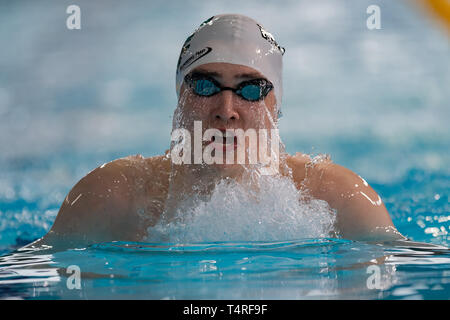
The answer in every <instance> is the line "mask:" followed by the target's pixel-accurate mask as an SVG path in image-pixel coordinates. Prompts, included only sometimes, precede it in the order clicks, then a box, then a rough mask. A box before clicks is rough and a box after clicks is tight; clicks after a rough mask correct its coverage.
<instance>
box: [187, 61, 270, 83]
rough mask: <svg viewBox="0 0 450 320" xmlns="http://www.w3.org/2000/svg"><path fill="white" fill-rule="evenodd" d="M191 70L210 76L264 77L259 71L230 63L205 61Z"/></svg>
mask: <svg viewBox="0 0 450 320" xmlns="http://www.w3.org/2000/svg"><path fill="white" fill-rule="evenodd" d="M191 72H200V73H207V74H209V75H211V76H215V77H219V78H239V79H254V78H265V77H264V76H263V75H262V74H261V73H260V72H259V71H257V70H255V69H253V68H250V67H247V66H243V65H239V64H232V63H225V62H214V63H207V64H203V65H201V66H198V67H196V68H195V69H194V70H192V71H191Z"/></svg>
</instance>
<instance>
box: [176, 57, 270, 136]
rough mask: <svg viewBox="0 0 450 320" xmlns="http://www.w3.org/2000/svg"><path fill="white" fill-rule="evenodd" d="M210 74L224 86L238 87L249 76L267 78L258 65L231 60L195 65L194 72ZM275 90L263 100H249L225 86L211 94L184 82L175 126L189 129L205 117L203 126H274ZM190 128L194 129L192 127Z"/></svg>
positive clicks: (255, 127)
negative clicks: (198, 91) (251, 65)
mask: <svg viewBox="0 0 450 320" xmlns="http://www.w3.org/2000/svg"><path fill="white" fill-rule="evenodd" d="M193 73H196V74H199V73H200V74H202V73H204V74H207V75H208V76H210V77H212V78H213V79H215V80H216V81H217V82H218V83H220V84H221V85H222V86H224V87H231V88H236V87H237V86H238V85H239V84H240V83H242V82H243V81H246V80H253V79H266V80H267V78H266V77H264V76H263V75H262V74H260V73H259V72H258V71H256V70H255V69H252V68H250V67H247V66H243V65H236V64H230V63H208V64H204V65H201V66H199V67H197V68H195V69H194V70H193V71H192V72H191V74H193ZM276 114H277V112H276V99H275V95H274V90H271V91H270V92H269V94H268V95H267V96H266V97H265V98H264V99H263V100H260V101H247V100H244V99H243V98H241V97H240V96H238V95H237V94H235V93H234V92H232V91H231V90H224V91H221V92H219V93H218V94H215V95H213V96H210V97H203V96H198V95H196V94H195V93H194V92H193V91H192V89H190V88H189V87H188V86H187V85H186V83H185V82H183V85H182V87H181V90H180V99H179V101H178V107H177V110H176V111H175V117H174V124H173V125H174V128H177V127H178V128H179V127H183V128H186V129H188V130H189V129H190V128H192V127H193V121H202V125H203V129H204V130H205V129H208V128H215V129H244V130H247V129H249V128H253V129H255V130H257V129H262V128H264V129H272V128H275V127H276V121H277V117H276ZM189 131H191V130H189Z"/></svg>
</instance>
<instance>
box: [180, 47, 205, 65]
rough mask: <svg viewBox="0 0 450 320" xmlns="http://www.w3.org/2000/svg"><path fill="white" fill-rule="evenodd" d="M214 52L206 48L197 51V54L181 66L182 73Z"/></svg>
mask: <svg viewBox="0 0 450 320" xmlns="http://www.w3.org/2000/svg"><path fill="white" fill-rule="evenodd" d="M211 51H212V48H211V47H206V48H203V49H201V50H199V51H197V52H196V53H195V54H193V55H192V56H190V57H189V58H188V59H187V60H186V61H185V62H184V63H183V64H182V65H181V66H180V71H182V70H183V69H185V68H187V67H189V66H190V65H191V64H193V63H194V62H195V61H197V60H198V59H200V58H202V57H204V56H206V55H207V54H208V53H210V52H211Z"/></svg>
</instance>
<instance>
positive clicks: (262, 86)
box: [184, 73, 273, 101]
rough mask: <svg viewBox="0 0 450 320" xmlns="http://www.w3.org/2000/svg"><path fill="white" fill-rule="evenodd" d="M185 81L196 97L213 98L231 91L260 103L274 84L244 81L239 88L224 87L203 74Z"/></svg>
mask: <svg viewBox="0 0 450 320" xmlns="http://www.w3.org/2000/svg"><path fill="white" fill-rule="evenodd" d="M184 81H185V82H186V84H187V85H188V86H189V87H190V88H191V89H192V90H193V92H194V93H195V94H196V95H198V96H202V97H211V96H213V95H215V94H218V93H219V92H221V91H223V90H231V91H233V92H234V93H236V94H237V95H238V96H239V97H241V98H242V99H244V100H247V101H260V100H262V99H264V98H265V97H266V96H267V95H268V94H269V92H270V90H272V89H273V84H272V83H271V82H270V81H268V80H266V79H252V80H248V81H243V82H241V83H240V84H239V85H238V86H237V88H230V87H223V86H222V85H221V84H220V83H219V82H217V81H216V80H215V79H214V78H212V77H210V76H208V75H205V74H201V73H193V74H188V75H186V76H185V77H184Z"/></svg>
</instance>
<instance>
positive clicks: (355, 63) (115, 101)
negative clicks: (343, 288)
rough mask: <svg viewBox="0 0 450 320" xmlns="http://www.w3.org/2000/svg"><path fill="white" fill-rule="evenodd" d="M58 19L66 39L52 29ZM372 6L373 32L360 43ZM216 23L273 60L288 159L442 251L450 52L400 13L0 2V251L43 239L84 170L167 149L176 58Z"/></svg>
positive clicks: (207, 4)
mask: <svg viewBox="0 0 450 320" xmlns="http://www.w3.org/2000/svg"><path fill="white" fill-rule="evenodd" d="M72 4H76V5H78V6H80V8H81V30H68V29H67V27H66V19H67V17H68V16H69V15H68V14H67V13H66V8H67V7H68V6H69V5H72ZM371 4H376V5H378V6H379V7H380V9H381V29H380V30H369V29H368V28H367V27H366V20H367V18H368V17H369V14H367V13H366V9H367V7H368V6H369V5H371ZM221 13H240V14H244V15H248V16H250V17H252V18H254V19H255V20H257V21H259V22H260V23H261V24H262V25H263V26H264V27H265V28H266V29H267V30H269V31H270V32H271V33H272V34H273V35H274V36H275V39H276V40H277V41H278V43H279V44H280V45H282V46H283V47H285V48H286V53H285V55H284V99H283V106H282V110H283V114H284V117H283V118H282V120H281V123H280V132H281V136H282V139H283V141H284V143H285V144H286V147H287V151H288V152H290V153H294V152H296V151H300V152H304V153H309V154H318V153H328V154H330V155H331V158H332V159H333V161H334V162H336V163H338V164H341V165H343V166H345V167H348V168H349V169H351V170H353V171H355V172H356V173H358V174H359V175H361V176H362V177H364V178H365V179H366V180H367V181H368V182H369V184H371V185H372V186H373V187H374V188H375V189H376V190H377V191H378V192H379V193H380V195H381V196H382V198H383V200H384V201H385V203H386V205H387V206H388V209H389V210H390V212H391V215H393V217H394V220H395V219H403V218H404V220H401V221H400V220H399V221H400V222H402V221H404V222H405V223H408V222H410V221H408V217H410V216H408V214H409V215H411V208H416V210H419V209H420V210H422V211H423V212H422V213H421V212H418V213H417V214H423V221H425V222H426V221H427V220H426V217H427V214H428V213H430V215H431V217H433V212H432V211H433V210H435V212H434V215H436V214H437V215H438V216H439V219H441V220H439V223H438V222H436V223H437V224H438V225H437V227H436V228H437V230H438V231H436V229H432V231H433V230H434V231H435V233H433V232H432V231H429V230H428V231H429V232H425V233H426V234H430V237H431V236H433V237H435V238H436V237H441V238H439V241H438V242H440V243H446V241H447V240H448V237H447V231H448V221H449V217H450V213H449V192H448V191H449V189H450V188H449V179H448V178H449V176H450V170H449V166H448V164H449V160H450V148H449V141H450V130H449V119H450V117H449V116H450V107H449V106H450V90H449V88H450V43H449V37H448V35H447V34H446V33H445V30H443V29H441V28H439V25H438V23H436V22H435V21H433V20H432V19H430V17H429V16H427V15H426V14H424V12H422V11H421V10H420V8H419V7H418V6H415V5H414V2H412V1H406V0H405V1H392V0H383V1H366V0H351V1H350V0H345V1H344V0H342V1H337V0H319V1H306V0H305V1H299V0H295V1H264V2H261V1H245V2H244V1H234V0H229V1H215V0H213V1H198V0H197V1H173V2H168V1H139V0H132V1H127V2H125V1H99V0H96V1H91V0H89V1H88V0H72V1H6V0H0V48H1V49H0V247H2V248H5V247H9V246H11V245H20V244H21V243H22V242H23V243H26V242H27V241H29V240H30V239H34V238H36V237H39V236H42V235H43V234H45V232H46V231H48V230H49V228H50V227H51V225H52V222H53V220H54V218H55V216H56V214H57V210H58V208H59V206H60V204H61V203H62V201H63V199H64V197H65V195H66V194H67V193H68V192H69V191H70V189H71V188H72V186H73V185H74V184H75V183H76V182H77V181H78V180H80V179H81V178H82V177H83V176H84V175H86V174H87V173H88V172H89V171H91V170H92V169H94V168H96V167H98V166H99V165H101V164H103V163H105V162H108V161H111V160H114V159H116V158H118V157H124V156H127V155H130V154H138V153H139V154H142V155H143V156H145V157H149V156H153V155H157V154H162V153H163V152H164V151H165V150H166V149H167V148H168V145H169V137H170V131H171V121H172V119H171V117H172V113H173V110H174V108H175V106H176V103H177V101H176V94H175V67H176V62H177V59H178V54H179V52H180V49H181V45H182V44H183V42H184V40H185V38H186V37H187V36H188V35H190V34H191V32H192V31H193V30H194V29H195V28H197V27H198V25H199V24H200V23H201V22H202V21H204V20H205V19H207V18H209V17H211V16H213V15H215V14H221ZM421 177H422V178H421ZM421 179H422V180H421ZM401 186H403V187H405V188H400V187H401ZM400 189H402V190H403V191H402V193H401V194H400V195H399V193H398V192H399V190H400ZM424 201H425V202H424ZM411 202H412V203H416V205H417V204H418V203H422V204H423V203H425V205H419V207H418V208H417V207H415V206H414V205H412V206H411V205H409V204H410V203H411ZM408 210H409V211H408ZM436 212H437V213H436ZM413 213H414V212H413ZM442 217H444V218H442ZM442 219H444V220H442ZM445 219H446V220H445ZM432 220H433V218H432ZM417 221H418V219H417V218H416V216H415V217H414V218H413V222H412V223H413V224H412V225H411V227H414V228H416V227H417V228H422V229H423V230H425V229H426V228H425V227H421V226H420V223H418V222H417ZM433 221H434V220H433ZM436 221H438V220H436ZM441 226H444V231H445V233H443V231H442V228H441ZM432 228H434V226H433V227H432ZM407 230H408V226H406V225H405V226H404V229H401V228H400V231H402V232H404V233H407ZM441 231H442V232H441ZM0 252H1V249H0Z"/></svg>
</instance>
